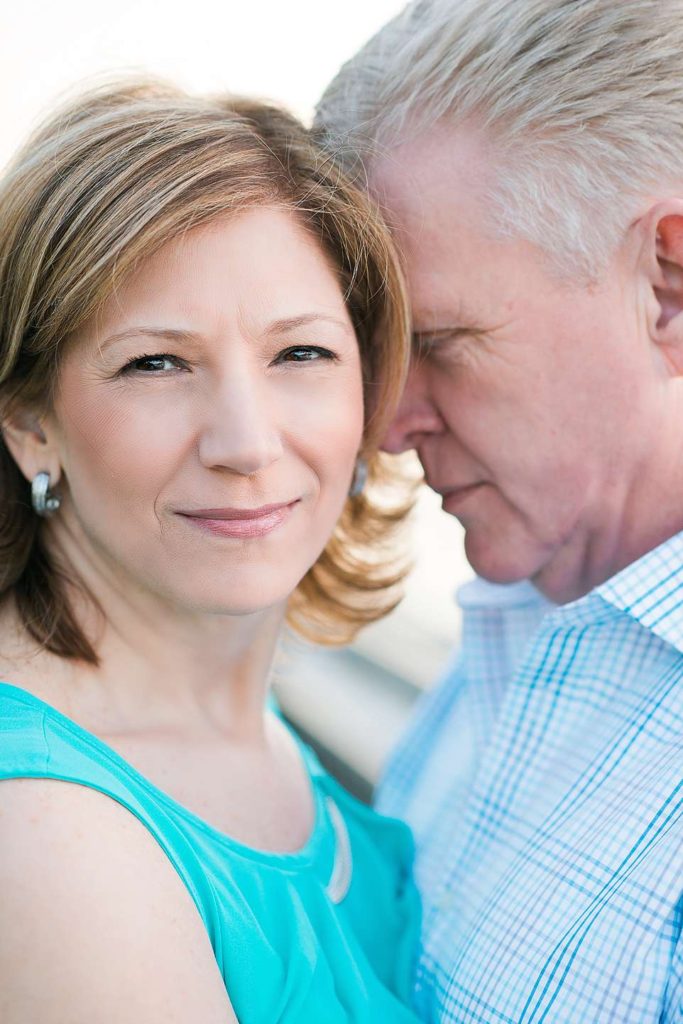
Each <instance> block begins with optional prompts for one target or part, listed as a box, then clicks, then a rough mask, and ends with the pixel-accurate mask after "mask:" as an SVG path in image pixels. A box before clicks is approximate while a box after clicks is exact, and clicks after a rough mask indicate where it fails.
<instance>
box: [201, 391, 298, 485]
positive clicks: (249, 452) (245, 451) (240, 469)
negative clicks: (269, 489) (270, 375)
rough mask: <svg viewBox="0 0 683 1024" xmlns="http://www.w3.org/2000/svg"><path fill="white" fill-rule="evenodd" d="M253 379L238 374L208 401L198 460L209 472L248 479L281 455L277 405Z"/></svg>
mask: <svg viewBox="0 0 683 1024" xmlns="http://www.w3.org/2000/svg"><path fill="white" fill-rule="evenodd" d="M266 390H267V389H266V388H265V387H264V386H263V382H262V381H259V380H256V379H255V378H254V375H249V374H248V373H242V374H240V376H239V378H233V379H231V380H230V381H229V382H227V383H225V384H224V385H223V386H222V387H221V389H220V391H219V392H218V393H214V394H213V396H212V397H211V398H210V399H209V401H208V409H207V410H206V411H207V412H208V416H207V418H206V422H205V426H204V429H203V430H202V434H201V437H200V441H199V457H200V459H201V462H202V463H203V465H205V466H207V467H208V468H211V469H215V468H223V469H229V470H232V471H233V472H234V473H239V474H241V475H244V476H251V475H252V474H253V473H257V472H258V471H259V470H262V469H265V468H266V467H267V466H269V465H271V464H272V463H273V462H275V461H276V460H277V459H278V458H280V456H281V455H282V450H283V448H282V437H281V425H280V424H279V423H278V422H277V404H276V402H275V401H274V400H273V398H272V396H270V400H269V396H268V394H267V393H266Z"/></svg>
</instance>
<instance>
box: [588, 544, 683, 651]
mask: <svg viewBox="0 0 683 1024" xmlns="http://www.w3.org/2000/svg"><path fill="white" fill-rule="evenodd" d="M593 593H594V594H597V595H598V596H599V597H602V598H603V599H604V600H605V601H608V602H609V603H610V604H611V605H613V606H614V607H615V608H618V609H620V610H621V611H623V612H626V613H627V614H628V615H631V616H632V617H633V618H634V619H636V620H637V621H638V622H640V623H641V624H642V625H643V626H644V627H645V628H646V629H649V630H650V631H651V632H653V633H655V634H656V635H657V636H659V637H661V638H662V640H666V642H667V643H670V644H672V645H673V646H674V647H676V648H677V649H678V650H679V651H681V652H683V533H678V534H676V535H675V536H674V537H671V538H670V539H669V540H667V541H665V542H664V543H663V544H660V545H659V547H657V548H654V549H653V550H652V551H648V553H647V554H646V555H643V556H642V558H639V559H638V561H636V562H632V563H631V565H628V566H627V567H626V568H625V569H622V571H621V572H619V573H617V575H616V576H613V577H612V578H611V579H609V580H607V582H606V583H603V584H602V585H601V586H599V587H597V588H596V589H595V590H594V591H593Z"/></svg>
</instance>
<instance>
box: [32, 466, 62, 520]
mask: <svg viewBox="0 0 683 1024" xmlns="http://www.w3.org/2000/svg"><path fill="white" fill-rule="evenodd" d="M31 502H32V504H33V511H34V512H36V513H37V515H39V516H51V515H52V514H53V513H54V512H56V511H57V509H58V508H59V506H60V505H61V500H60V499H59V498H58V497H57V496H56V495H55V494H50V474H49V473H36V475H35V476H34V478H33V481H32V483H31Z"/></svg>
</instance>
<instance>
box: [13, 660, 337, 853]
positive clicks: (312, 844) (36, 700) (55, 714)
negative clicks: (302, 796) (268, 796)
mask: <svg viewBox="0 0 683 1024" xmlns="http://www.w3.org/2000/svg"><path fill="white" fill-rule="evenodd" d="M3 693H6V694H7V695H8V696H10V697H14V698H16V699H18V700H20V701H22V702H23V703H24V704H27V705H29V706H31V705H33V706H35V707H36V708H37V709H38V710H40V711H41V712H42V713H43V714H46V715H48V716H49V717H50V718H52V719H53V720H54V721H56V722H57V723H59V724H60V725H61V726H62V727H63V728H64V729H66V730H67V732H69V733H71V734H72V735H73V736H75V737H76V738H77V739H78V740H79V741H80V742H81V743H83V744H85V745H86V746H88V747H90V748H92V749H93V750H95V751H97V752H98V753H99V754H100V755H101V756H103V757H105V758H106V759H107V760H108V761H110V762H112V763H113V764H114V765H115V766H116V767H117V768H118V769H120V770H121V771H123V772H124V773H125V774H126V775H128V776H129V777H130V778H131V779H133V780H134V781H135V782H137V783H138V785H141V786H143V787H144V788H145V789H147V790H148V791H149V792H151V793H152V794H153V796H154V797H155V798H156V799H158V800H159V801H160V802H161V803H163V804H165V805H166V806H167V807H168V808H169V809H170V810H172V811H174V812H175V813H176V814H178V815H179V816H181V817H182V818H184V819H185V820H186V821H188V822H190V823H191V824H192V825H194V826H195V827H196V828H198V829H199V830H200V831H202V832H203V833H205V834H206V835H208V836H209V837H211V838H213V839H214V840H215V841H216V842H219V843H221V844H222V845H224V846H227V847H229V848H230V849H231V850H232V851H233V852H235V853H236V854H239V855H240V856H241V857H242V858H246V859H249V860H255V861H259V862H260V863H263V864H271V865H272V866H274V867H279V868H281V869H283V870H287V869H290V870H299V869H301V868H305V867H309V866H310V865H311V864H312V863H313V862H314V861H315V860H316V858H317V857H318V855H319V853H320V847H321V846H322V844H323V842H324V840H325V837H326V834H329V833H332V834H333V836H334V837H335V845H336V839H337V829H336V828H335V827H334V825H333V822H332V821H331V818H330V813H329V808H328V807H327V806H326V801H325V799H324V797H323V794H322V792H321V787H320V779H321V778H322V776H323V773H322V771H321V770H320V768H319V766H318V765H316V762H315V758H314V756H313V755H312V753H311V752H310V751H309V750H308V749H307V748H306V747H305V746H304V744H303V743H302V741H301V739H300V738H299V737H298V736H297V735H296V733H295V732H294V731H293V730H292V729H290V728H289V726H287V724H286V723H284V724H285V728H287V729H288V730H289V732H290V735H291V736H292V738H293V740H294V742H295V743H296V746H297V749H298V751H299V754H300V756H301V758H302V760H303V763H304V768H305V770H306V774H307V776H308V779H309V784H310V788H311V795H312V797H313V804H314V814H313V825H312V828H311V832H310V835H309V837H308V839H307V840H306V842H305V843H304V844H303V846H301V847H300V848H299V849H298V850H292V851H288V852H287V851H284V852H278V851H277V850H262V849H259V848H258V847H254V846H249V845H247V844H246V843H242V842H240V841H239V840H238V839H234V838H233V837H232V836H230V835H228V834H227V833H225V832H222V831H221V830H220V829H217V828H215V827H214V826H213V825H211V824H210V823H209V822H208V821H206V820H205V819H204V818H202V817H200V816H199V815H198V814H195V812H194V811H191V810H190V809H189V808H188V807H185V806H184V805H183V804H181V803H179V802H178V801H177V800H175V799H174V798H173V797H172V796H171V795H170V794H168V793H166V792H165V791H164V790H163V789H160V788H159V787H158V786H157V785H155V783H153V782H152V781H151V780H150V779H148V778H147V776H146V775H143V774H142V772H139V771H138V770H137V768H135V767H134V766H133V765H132V764H131V763H130V762H129V761H127V760H126V759H125V758H124V757H122V756H121V754H119V753H118V752H117V751H116V750H115V749H114V748H113V747H111V746H110V745H109V744H108V743H106V742H105V741H104V740H101V739H100V738H99V736H96V735H95V733H92V732H89V731H88V730H87V729H84V728H83V726H81V725H79V724H78V723H77V722H75V721H74V720H73V719H72V718H69V717H68V715H64V714H62V712H61V711H58V710H57V708H55V707H53V705H52V704H48V702H47V701H44V700H42V699H41V698H40V697H36V696H35V694H33V693H31V692H30V691H29V690H25V689H24V688H23V687H21V686H15V685H13V684H12V683H8V682H6V681H4V680H0V697H1V696H2V694H3ZM55 777H56V776H55ZM66 781H68V780H66ZM328 799H329V798H328ZM331 802H332V804H333V805H334V801H331ZM334 806H335V807H336V805H334Z"/></svg>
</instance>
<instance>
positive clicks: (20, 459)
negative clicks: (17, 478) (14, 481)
mask: <svg viewBox="0 0 683 1024" xmlns="http://www.w3.org/2000/svg"><path fill="white" fill-rule="evenodd" d="M0 428H1V430H2V437H3V439H4V441H5V444H6V445H7V448H8V449H9V452H10V454H11V456H12V458H13V459H14V461H15V462H16V464H17V465H18V466H19V469H20V470H21V472H22V473H23V474H24V476H25V477H26V479H27V480H28V481H29V482H30V481H31V480H33V478H34V476H35V475H36V474H37V473H49V474H50V484H51V486H54V485H55V484H56V483H57V482H58V481H59V477H60V475H61V466H60V462H59V458H58V456H57V451H56V448H55V445H54V444H53V443H51V442H50V441H49V440H48V437H47V436H46V432H45V430H44V426H43V422H42V420H41V418H40V416H39V415H38V414H37V413H35V412H31V411H29V410H24V409H18V410H15V411H14V412H12V413H10V415H8V416H7V418H6V419H5V420H3V422H2V423H1V424H0Z"/></svg>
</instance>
